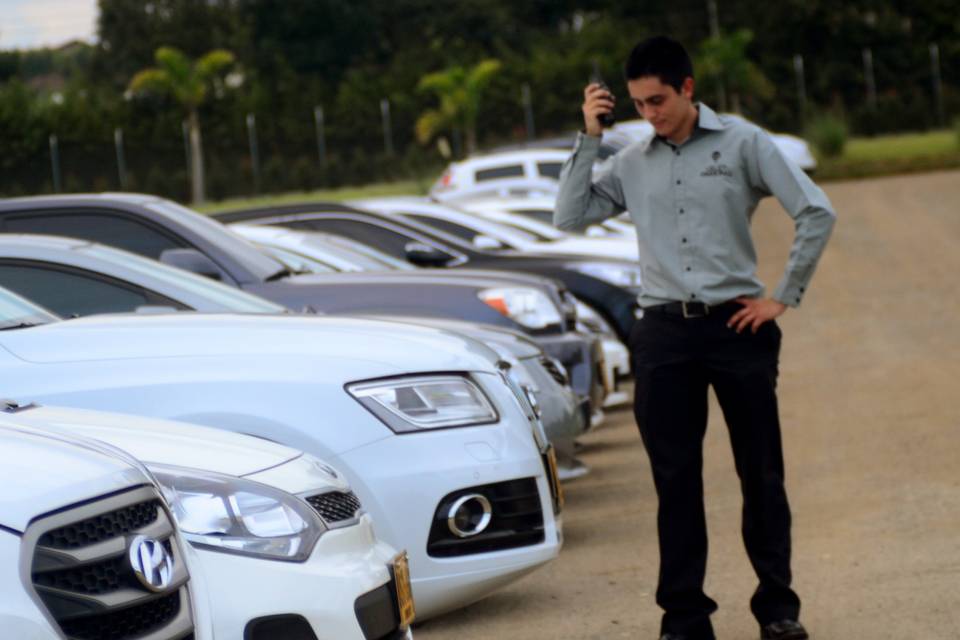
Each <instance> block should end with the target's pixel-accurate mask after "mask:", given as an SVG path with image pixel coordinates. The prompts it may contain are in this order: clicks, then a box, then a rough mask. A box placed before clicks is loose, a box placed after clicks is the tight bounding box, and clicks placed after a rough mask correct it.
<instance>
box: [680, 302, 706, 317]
mask: <svg viewBox="0 0 960 640" xmlns="http://www.w3.org/2000/svg"><path fill="white" fill-rule="evenodd" d="M692 304H700V305H703V313H691V312H689V311H687V301H686V300H681V301H680V306H681V308H682V309H683V317H684V319H689V318H702V317H704V316H707V315H709V314H710V307H708V306H707V305H705V304H703V303H702V302H696V303H692Z"/></svg>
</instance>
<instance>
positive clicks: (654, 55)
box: [623, 36, 693, 93]
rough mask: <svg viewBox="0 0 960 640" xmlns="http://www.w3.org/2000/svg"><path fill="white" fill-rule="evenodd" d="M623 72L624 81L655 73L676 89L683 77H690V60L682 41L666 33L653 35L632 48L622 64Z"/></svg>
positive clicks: (681, 82)
mask: <svg viewBox="0 0 960 640" xmlns="http://www.w3.org/2000/svg"><path fill="white" fill-rule="evenodd" d="M623 75H624V76H626V78H627V80H628V81H630V80H636V79H637V78H643V77H644V76H656V77H657V78H659V79H660V82H662V83H663V84H668V85H670V86H671V87H673V88H674V89H675V90H676V91H677V93H679V92H680V87H682V86H683V81H684V80H685V79H687V78H692V77H693V63H692V62H691V61H690V55H689V54H688V53H687V50H686V49H684V48H683V45H682V44H680V43H679V42H677V41H676V40H674V39H673V38H668V37H667V36H654V37H652V38H647V39H646V40H644V41H643V42H641V43H640V44H638V45H637V46H635V47H634V48H633V51H631V52H630V56H629V57H628V58H627V62H626V64H624V65H623Z"/></svg>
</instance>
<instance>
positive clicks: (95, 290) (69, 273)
mask: <svg viewBox="0 0 960 640" xmlns="http://www.w3.org/2000/svg"><path fill="white" fill-rule="evenodd" d="M0 286H3V287H6V288H7V289H9V290H11V291H13V292H14V293H17V294H19V295H21V296H23V297H24V298H26V299H28V300H31V301H33V302H36V303H37V304H39V305H41V306H44V307H46V308H47V309H50V310H51V311H53V312H54V313H56V314H57V315H59V316H61V317H63V318H71V317H75V316H88V315H93V314H97V313H124V312H129V311H135V310H136V309H137V307H142V306H145V305H150V306H163V307H173V308H174V309H186V308H187V307H186V306H184V305H182V304H180V303H178V302H174V301H173V300H170V299H168V298H165V297H163V296H160V295H158V294H155V293H153V292H151V291H148V290H146V289H143V288H140V287H137V286H135V285H131V284H127V283H121V282H120V281H118V280H114V279H112V278H109V279H108V278H106V277H102V276H100V275H98V274H93V273H91V272H87V271H81V270H79V269H72V268H70V269H67V268H60V267H55V266H45V265H40V264H35V263H25V262H12V261H11V262H0Z"/></svg>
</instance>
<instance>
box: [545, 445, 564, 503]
mask: <svg viewBox="0 0 960 640" xmlns="http://www.w3.org/2000/svg"><path fill="white" fill-rule="evenodd" d="M547 462H548V465H547V466H548V467H549V468H550V484H551V485H552V486H553V489H554V491H555V492H556V497H557V507H559V508H560V509H563V504H564V502H565V501H566V498H565V497H564V495H563V486H562V485H561V484H560V474H559V473H557V451H556V449H554V448H553V447H552V446H551V447H550V448H549V449H547Z"/></svg>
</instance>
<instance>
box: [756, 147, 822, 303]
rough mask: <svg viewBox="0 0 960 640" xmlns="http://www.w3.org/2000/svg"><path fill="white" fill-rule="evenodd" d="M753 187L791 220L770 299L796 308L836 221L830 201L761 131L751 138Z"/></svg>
mask: <svg viewBox="0 0 960 640" xmlns="http://www.w3.org/2000/svg"><path fill="white" fill-rule="evenodd" d="M752 156H753V160H754V166H753V167H751V169H752V171H751V173H752V174H753V176H752V177H753V178H754V179H755V185H754V186H755V187H756V188H758V189H759V190H761V191H762V192H764V193H765V194H770V195H773V196H774V197H776V198H777V200H778V201H779V202H780V204H781V206H783V208H784V209H785V210H786V212H787V213H788V214H789V215H790V217H791V218H793V220H794V227H795V231H796V235H795V236H794V240H793V246H792V248H791V249H790V258H789V259H788V260H787V266H786V269H785V270H784V273H783V277H782V278H781V279H780V282H779V283H778V284H777V287H776V289H775V290H774V292H773V298H774V299H775V300H778V301H779V302H782V303H783V304H785V305H788V306H791V307H796V306H798V305H799V304H800V301H801V300H802V299H803V295H804V294H805V293H806V291H807V287H808V286H809V284H810V280H811V278H813V272H814V270H815V269H816V266H817V262H818V261H819V260H820V256H821V255H822V254H823V250H824V249H825V248H826V246H827V240H829V239H830V234H831V232H832V231H833V226H834V224H835V222H836V219H837V214H836V212H834V210H833V207H832V206H831V204H830V200H829V199H828V198H827V195H826V194H825V193H824V192H823V189H821V188H820V187H818V186H817V185H816V184H815V183H814V182H813V180H811V179H810V177H809V176H807V174H805V173H804V172H803V170H802V169H800V167H798V166H797V164H796V163H794V162H792V161H790V160H788V159H787V158H786V157H785V156H784V155H783V153H782V152H781V151H780V149H779V148H778V147H777V146H776V144H775V143H774V142H773V140H771V139H770V136H769V134H767V133H766V132H765V131H763V130H762V129H759V128H758V129H757V130H756V133H755V136H754V153H753V154H752Z"/></svg>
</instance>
